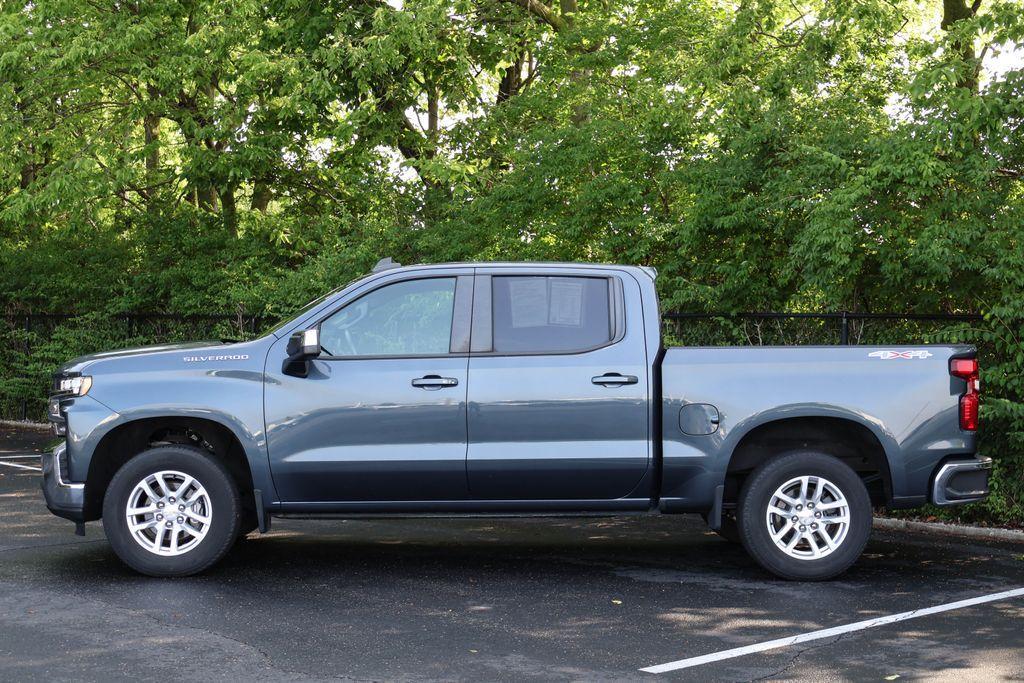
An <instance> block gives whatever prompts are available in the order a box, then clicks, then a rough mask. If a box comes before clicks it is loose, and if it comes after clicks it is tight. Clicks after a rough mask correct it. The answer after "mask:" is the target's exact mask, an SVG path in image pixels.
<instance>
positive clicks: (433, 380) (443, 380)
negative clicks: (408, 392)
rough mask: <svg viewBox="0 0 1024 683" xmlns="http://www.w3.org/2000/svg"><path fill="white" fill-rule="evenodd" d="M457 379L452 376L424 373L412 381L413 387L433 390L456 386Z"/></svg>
mask: <svg viewBox="0 0 1024 683" xmlns="http://www.w3.org/2000/svg"><path fill="white" fill-rule="evenodd" d="M458 384H459V380H457V379H455V378H454V377H441V375H424V376H423V377H418V378H416V379H414V380H413V381H412V385H413V386H414V387H419V388H421V389H427V390H430V391H435V390H437V389H443V388H444V387H454V386H458Z"/></svg>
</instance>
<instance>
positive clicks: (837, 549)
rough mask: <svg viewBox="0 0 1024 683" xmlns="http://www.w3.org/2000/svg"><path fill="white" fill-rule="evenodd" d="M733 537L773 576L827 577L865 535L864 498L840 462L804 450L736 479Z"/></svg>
mask: <svg viewBox="0 0 1024 683" xmlns="http://www.w3.org/2000/svg"><path fill="white" fill-rule="evenodd" d="M737 522H738V525H739V532H740V540H741V541H742V543H743V546H744V547H745V548H746V549H747V552H749V553H750V555H751V556H752V557H753V558H754V559H755V560H757V562H758V563H759V564H760V565H761V566H762V567H764V568H765V569H767V570H768V571H770V572H772V573H773V574H775V575H776V576H780V577H782V578H785V579H796V580H809V581H815V580H822V579H829V578H832V577H834V576H837V575H838V574H841V573H842V572H844V571H846V570H847V569H848V568H849V567H850V565H852V564H853V563H854V562H855V561H856V560H857V558H858V557H860V554H861V553H862V552H863V550H864V546H865V545H866V544H867V541H868V537H869V536H870V534H871V499H870V497H869V496H868V492H867V489H866V488H865V486H864V483H863V482H862V481H861V479H860V477H859V476H858V475H857V473H856V472H854V471H853V470H852V469H850V468H849V467H848V466H847V465H846V464H844V463H843V462H841V461H840V460H838V459H836V458H834V457H832V456H830V455H826V454H824V453H816V452H811V451H800V452H794V453H788V454H786V455H782V456H779V457H776V458H773V459H771V460H768V461H767V462H765V463H763V464H762V465H760V466H759V467H758V468H757V469H755V470H754V471H753V472H752V473H751V474H750V476H749V477H747V480H746V482H745V483H744V486H743V489H742V491H741V493H740V499H739V509H738V516H737Z"/></svg>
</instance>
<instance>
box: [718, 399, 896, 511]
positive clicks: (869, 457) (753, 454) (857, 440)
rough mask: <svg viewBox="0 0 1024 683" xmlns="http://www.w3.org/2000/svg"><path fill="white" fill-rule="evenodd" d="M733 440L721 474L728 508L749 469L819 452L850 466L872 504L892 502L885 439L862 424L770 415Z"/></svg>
mask: <svg viewBox="0 0 1024 683" xmlns="http://www.w3.org/2000/svg"><path fill="white" fill-rule="evenodd" d="M734 436H735V434H734ZM736 439H737V440H736V444H735V446H734V447H733V449H732V451H731V453H730V456H729V460H728V464H727V466H726V472H725V492H724V502H725V504H726V506H727V507H728V506H729V505H730V504H734V503H735V501H736V500H737V497H738V494H739V489H740V487H741V486H742V484H743V481H744V480H745V478H746V475H747V474H749V473H750V472H751V471H753V469H754V468H756V467H757V466H758V465H760V464H761V463H762V462H764V461H765V460H767V459H770V458H772V457H775V456H777V455H780V454H782V453H786V452H791V451H795V450H814V451H819V452H822V453H826V454H828V455H832V456H834V457H836V458H838V459H839V460H841V461H843V462H844V463H846V464H847V465H849V466H850V467H851V468H852V469H853V470H854V471H855V472H857V473H858V474H859V475H860V476H861V479H862V480H864V482H865V485H866V486H867V488H868V493H869V494H870V496H871V502H872V504H873V505H876V506H880V505H885V504H887V503H888V502H890V501H891V500H892V495H893V472H892V463H891V461H890V457H889V453H888V451H887V449H886V447H885V445H884V444H883V439H884V435H883V438H880V437H879V434H878V433H877V432H876V431H875V430H874V429H872V428H871V427H869V426H868V425H866V424H865V423H864V422H862V421H861V420H858V419H854V418H852V417H850V416H847V415H836V414H804V415H798V416H786V417H775V418H774V419H769V420H765V421H761V422H759V423H758V424H754V425H750V426H749V427H748V428H747V429H746V430H745V431H744V432H743V433H742V434H741V435H739V436H738V437H736Z"/></svg>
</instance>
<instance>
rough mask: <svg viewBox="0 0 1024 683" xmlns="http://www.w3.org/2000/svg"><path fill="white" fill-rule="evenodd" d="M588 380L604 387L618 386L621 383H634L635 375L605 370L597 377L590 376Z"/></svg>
mask: <svg viewBox="0 0 1024 683" xmlns="http://www.w3.org/2000/svg"><path fill="white" fill-rule="evenodd" d="M590 381H591V382H593V383H594V384H600V385H601V386H604V387H620V386H622V385H623V384H636V383H637V381H638V380H637V378H636V375H620V374H619V373H617V372H606V373H604V374H603V375H598V376H597V377H591V378H590Z"/></svg>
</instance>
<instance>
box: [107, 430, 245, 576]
mask: <svg viewBox="0 0 1024 683" xmlns="http://www.w3.org/2000/svg"><path fill="white" fill-rule="evenodd" d="M240 518H241V506H240V502H239V495H238V491H237V488H236V486H235V483H234V481H233V480H232V479H231V475H230V474H229V473H228V472H227V470H226V469H225V468H224V466H223V465H222V464H221V463H220V462H217V461H216V460H214V459H212V458H211V457H210V456H209V455H208V454H207V453H205V452H204V451H202V450H200V449H198V448H194V447H192V446H183V445H166V446H157V447H155V448H151V449H149V450H147V451H145V452H143V453H140V454H139V455H137V456H135V457H134V458H132V459H131V460H129V461H128V462H127V463H126V464H125V465H124V466H123V467H122V468H121V469H120V470H118V471H117V473H116V474H115V475H114V478H113V479H112V480H111V482H110V486H109V487H108V488H107V492H106V495H105V497H104V499H103V530H104V531H105V532H106V534H107V540H109V541H110V545H111V547H113V549H114V552H115V553H117V556H118V557H119V558H121V560H122V561H123V562H124V563H125V564H127V565H128V566H129V567H131V568H132V569H134V570H136V571H138V572H141V573H143V574H148V575H150V576H188V575H190V574H196V573H198V572H201V571H203V570H204V569H206V568H208V567H209V566H211V565H212V564H214V563H215V562H217V561H218V560H220V559H221V558H222V557H223V556H224V555H225V554H226V553H227V552H228V550H229V549H230V548H231V545H232V543H233V542H234V540H235V538H236V537H237V535H238V531H239V524H240Z"/></svg>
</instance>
